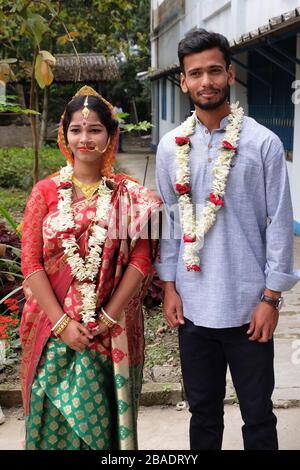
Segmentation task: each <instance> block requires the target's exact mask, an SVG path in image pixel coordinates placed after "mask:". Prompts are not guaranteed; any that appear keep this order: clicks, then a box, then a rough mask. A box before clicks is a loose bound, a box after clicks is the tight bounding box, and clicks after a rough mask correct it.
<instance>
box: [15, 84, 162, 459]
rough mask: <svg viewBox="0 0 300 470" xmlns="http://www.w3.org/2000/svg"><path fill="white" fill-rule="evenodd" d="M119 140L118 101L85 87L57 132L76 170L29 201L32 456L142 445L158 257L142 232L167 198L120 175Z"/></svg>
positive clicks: (25, 338)
mask: <svg viewBox="0 0 300 470" xmlns="http://www.w3.org/2000/svg"><path fill="white" fill-rule="evenodd" d="M117 142H118V123H117V121H116V119H115V118H114V114H113V108H112V105H111V104H110V103H108V102H107V101H105V100H104V99H103V98H102V97H101V96H100V95H98V94H97V93H96V92H95V91H94V90H93V89H92V88H90V87H87V86H85V87H83V88H82V89H81V90H79V92H78V93H77V94H76V95H75V97H73V99H72V100H71V101H70V102H69V103H68V105H67V107H66V110H65V112H64V114H63V116H62V120H61V123H60V127H59V132H58V143H59V147H60V150H61V151H62V153H63V154H64V156H65V157H66V159H67V161H68V165H67V166H66V167H64V168H62V169H61V170H60V172H59V174H56V175H54V176H51V177H49V178H47V179H44V180H42V181H39V182H38V183H37V184H36V185H35V186H34V188H33V190H32V192H31V195H30V197H29V200H28V203H27V206H26V211H25V216H24V229H23V236H22V270H23V274H24V276H25V281H24V291H25V295H26V299H27V301H26V304H25V307H24V311H23V315H22V322H21V337H22V347H23V360H22V372H21V375H22V377H21V379H22V393H23V401H24V409H25V416H26V449H62V450H63V449H68V450H72V449H135V448H136V447H137V436H136V419H137V413H136V411H137V401H138V395H139V392H140V388H141V377H142V363H143V348H144V340H143V322H142V310H141V303H142V299H143V296H144V294H145V293H146V289H147V286H148V284H149V281H150V279H151V275H152V259H154V256H155V251H156V241H155V240H153V241H151V240H149V239H146V238H145V237H141V233H142V232H144V233H145V231H146V228H147V225H148V222H149V220H150V217H151V214H152V213H153V211H156V210H157V209H158V208H159V206H160V201H159V199H158V198H156V197H155V196H153V194H152V193H150V192H149V191H147V190H146V189H145V188H143V187H141V186H140V185H138V184H137V183H136V182H134V181H132V180H131V179H130V178H129V177H127V176H126V175H120V174H119V175H115V174H113V173H112V164H113V159H114V156H115V150H116V144H117Z"/></svg>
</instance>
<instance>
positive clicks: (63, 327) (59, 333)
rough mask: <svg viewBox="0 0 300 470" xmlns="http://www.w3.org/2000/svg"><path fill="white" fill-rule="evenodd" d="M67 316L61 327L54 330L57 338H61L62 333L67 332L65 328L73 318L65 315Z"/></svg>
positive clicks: (60, 324)
mask: <svg viewBox="0 0 300 470" xmlns="http://www.w3.org/2000/svg"><path fill="white" fill-rule="evenodd" d="M65 315H66V316H65V317H64V319H63V320H62V321H61V322H60V323H59V325H58V326H57V327H56V328H55V329H53V333H54V334H55V336H60V335H61V334H62V332H63V331H64V330H65V328H66V327H67V326H68V324H69V323H70V321H71V320H72V318H71V317H69V316H68V315H67V314H65Z"/></svg>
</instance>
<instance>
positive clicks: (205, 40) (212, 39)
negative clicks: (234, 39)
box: [178, 29, 231, 73]
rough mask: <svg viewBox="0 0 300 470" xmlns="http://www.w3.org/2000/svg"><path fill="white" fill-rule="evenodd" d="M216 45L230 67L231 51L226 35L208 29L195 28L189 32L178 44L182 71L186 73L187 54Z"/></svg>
mask: <svg viewBox="0 0 300 470" xmlns="http://www.w3.org/2000/svg"><path fill="white" fill-rule="evenodd" d="M215 47H217V48H218V49H220V51H221V52H222V53H223V55H224V59H225V62H226V68H227V69H228V67H229V65H230V64H231V52H230V45H229V42H228V40H227V38H226V37H225V36H223V35H222V34H219V33H213V32H209V31H206V29H195V30H194V31H191V32H189V33H188V34H187V35H186V36H185V37H184V38H183V39H182V40H181V41H180V43H179V44H178V59H179V64H180V69H181V72H182V73H184V58H185V56H187V55H189V54H194V53H196V52H203V51H205V50H207V49H213V48H215Z"/></svg>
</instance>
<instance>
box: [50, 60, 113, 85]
mask: <svg viewBox="0 0 300 470" xmlns="http://www.w3.org/2000/svg"><path fill="white" fill-rule="evenodd" d="M55 58H56V65H55V68H54V80H55V81H56V82H98V81H108V80H116V79H117V78H118V77H119V72H118V66H117V63H116V60H115V58H114V57H105V56H103V55H102V54H78V57H77V56H76V55H75V54H55ZM78 58H79V62H78Z"/></svg>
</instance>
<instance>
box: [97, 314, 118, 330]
mask: <svg viewBox="0 0 300 470" xmlns="http://www.w3.org/2000/svg"><path fill="white" fill-rule="evenodd" d="M98 319H99V321H101V323H104V325H105V326H107V328H112V327H113V326H114V323H112V322H111V321H109V320H108V318H106V317H105V316H104V315H103V313H100V315H99V316H98Z"/></svg>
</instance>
